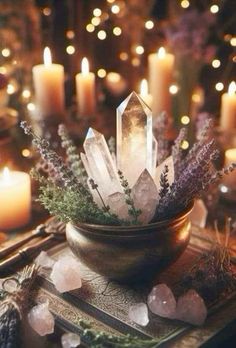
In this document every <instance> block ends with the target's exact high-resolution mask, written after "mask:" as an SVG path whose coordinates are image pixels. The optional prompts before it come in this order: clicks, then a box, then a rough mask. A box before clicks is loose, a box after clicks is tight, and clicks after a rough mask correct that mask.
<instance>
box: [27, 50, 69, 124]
mask: <svg viewBox="0 0 236 348" xmlns="http://www.w3.org/2000/svg"><path fill="white" fill-rule="evenodd" d="M33 82H34V89H35V98H36V107H37V110H38V113H39V116H40V117H42V118H45V117H49V116H51V115H58V116H62V115H63V114H64V112H65V93H64V68H63V66H62V65H61V64H52V58H51V52H50V49H49V48H48V47H46V48H45V49H44V64H39V65H35V66H34V67H33Z"/></svg>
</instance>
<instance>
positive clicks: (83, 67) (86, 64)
mask: <svg viewBox="0 0 236 348" xmlns="http://www.w3.org/2000/svg"><path fill="white" fill-rule="evenodd" d="M81 72H82V74H84V75H86V74H88V73H89V62H88V59H87V58H86V57H84V58H83V59H82V63H81Z"/></svg>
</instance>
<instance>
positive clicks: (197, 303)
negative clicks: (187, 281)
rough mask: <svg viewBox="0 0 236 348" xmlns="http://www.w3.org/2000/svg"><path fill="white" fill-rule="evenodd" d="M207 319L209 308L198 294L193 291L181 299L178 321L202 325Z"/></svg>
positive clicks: (178, 308) (177, 313)
mask: <svg viewBox="0 0 236 348" xmlns="http://www.w3.org/2000/svg"><path fill="white" fill-rule="evenodd" d="M206 317H207V308H206V306H205V303H204V301H203V299H202V297H201V296H200V295H198V293H197V292H196V291H195V290H193V289H191V290H188V292H186V294H184V295H182V296H180V297H179V299H178V301H177V306H176V319H179V320H182V321H185V322H187V323H190V324H193V325H202V324H203V323H204V321H205V320H206Z"/></svg>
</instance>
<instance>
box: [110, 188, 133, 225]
mask: <svg viewBox="0 0 236 348" xmlns="http://www.w3.org/2000/svg"><path fill="white" fill-rule="evenodd" d="M107 204H108V205H109V207H110V209H111V211H112V213H114V214H116V215H117V216H118V217H119V218H120V219H124V220H127V219H128V218H129V213H128V206H127V204H126V202H125V194H124V193H120V192H116V193H113V194H112V195H110V196H108V199H107Z"/></svg>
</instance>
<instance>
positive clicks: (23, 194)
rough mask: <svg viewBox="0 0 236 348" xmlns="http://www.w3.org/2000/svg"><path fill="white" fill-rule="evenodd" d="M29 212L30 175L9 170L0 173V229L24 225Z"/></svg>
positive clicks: (27, 220) (28, 217)
mask: <svg viewBox="0 0 236 348" xmlns="http://www.w3.org/2000/svg"><path fill="white" fill-rule="evenodd" d="M30 214H31V189H30V177H29V175H28V174H27V173H23V172H17V171H9V170H8V168H4V170H3V172H2V173H0V230H10V229H14V228H17V227H22V226H24V225H26V224H27V223H28V222H29V220H30Z"/></svg>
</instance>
